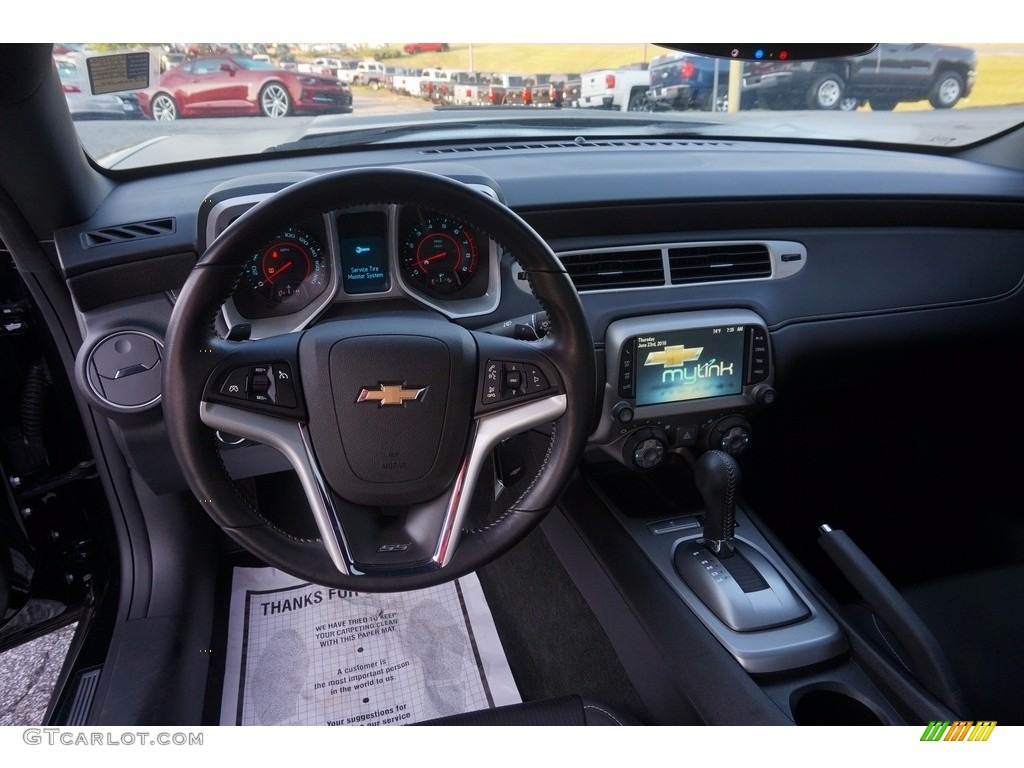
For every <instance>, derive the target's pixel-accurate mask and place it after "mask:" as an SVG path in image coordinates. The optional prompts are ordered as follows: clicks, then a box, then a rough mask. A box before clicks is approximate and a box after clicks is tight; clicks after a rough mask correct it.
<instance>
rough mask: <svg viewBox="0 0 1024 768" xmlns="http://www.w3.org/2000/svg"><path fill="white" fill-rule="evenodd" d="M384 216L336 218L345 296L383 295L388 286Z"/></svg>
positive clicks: (380, 214)
mask: <svg viewBox="0 0 1024 768" xmlns="http://www.w3.org/2000/svg"><path fill="white" fill-rule="evenodd" d="M386 225H387V218H386V216H385V215H384V214H383V213H378V212H371V213H348V214H343V215H342V216H339V217H338V234H339V236H340V246H341V282H342V287H343V288H344V290H345V293H349V294H359V293H383V292H384V291H386V290H388V288H390V287H391V278H390V277H389V275H388V254H387V249H386V248H385V240H384V230H385V226H386Z"/></svg>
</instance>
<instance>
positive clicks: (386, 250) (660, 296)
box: [56, 142, 1024, 487]
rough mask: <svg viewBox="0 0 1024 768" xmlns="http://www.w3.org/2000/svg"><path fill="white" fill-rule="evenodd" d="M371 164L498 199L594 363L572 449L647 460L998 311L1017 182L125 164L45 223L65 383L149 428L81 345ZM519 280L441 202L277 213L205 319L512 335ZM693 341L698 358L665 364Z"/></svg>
mask: <svg viewBox="0 0 1024 768" xmlns="http://www.w3.org/2000/svg"><path fill="white" fill-rule="evenodd" d="M452 154H457V153H456V152H455V151H454V150H453V152H452ZM480 155H486V156H483V157H481V156H480ZM371 160H372V161H373V162H374V163H379V164H381V165H385V166H399V167H409V168H416V169H420V170H427V171H432V172H435V173H439V174H442V175H445V176H448V177H449V178H453V179H455V180H458V181H461V182H463V183H465V184H468V185H470V186H472V187H473V188H474V189H477V190H479V191H480V193H481V194H487V195H490V196H492V197H494V198H495V199H498V200H500V201H502V202H504V203H505V204H506V205H509V206H511V207H512V208H513V210H515V211H516V212H517V213H518V214H519V215H520V216H522V217H523V218H524V219H525V220H526V221H527V222H528V223H530V224H531V225H532V226H533V227H534V228H535V229H536V230H537V231H538V232H539V233H540V234H541V236H542V237H543V238H544V239H545V240H546V242H547V243H548V245H549V246H550V247H551V248H552V250H553V251H554V252H555V253H556V255H557V256H558V257H559V258H560V260H561V261H562V263H563V265H564V266H565V267H566V270H567V271H568V272H569V273H570V275H571V276H572V278H573V280H574V282H575V284H576V286H577V289H578V291H579V292H580V295H581V297H582V300H583V304H584V309H585V311H586V313H587V318H588V321H589V322H590V325H591V332H592V335H593V338H594V340H595V355H596V357H597V360H598V376H599V381H598V382H596V384H597V392H598V393H599V397H598V401H597V402H595V404H594V417H593V430H592V434H591V438H590V441H589V444H588V451H587V453H586V458H587V460H588V461H607V460H609V459H611V460H614V461H617V462H619V463H621V464H624V465H625V466H627V467H629V468H630V469H633V470H636V471H646V470H648V469H651V468H652V467H654V466H657V465H658V464H660V463H661V461H662V460H663V459H664V457H665V456H666V454H667V453H668V452H671V451H679V450H682V449H684V448H687V447H691V446H698V447H700V448H707V447H720V448H725V449H727V450H730V451H732V452H742V451H743V450H745V449H746V446H747V445H748V444H749V443H750V442H751V440H752V435H753V426H752V423H753V421H754V420H756V419H755V417H756V416H757V414H758V413H759V412H760V411H762V410H764V409H766V408H769V407H771V406H772V404H773V403H774V402H775V400H776V397H777V395H778V396H779V397H783V398H784V397H785V395H786V387H787V379H789V378H792V377H793V376H795V375H797V372H798V371H799V370H800V369H801V368H802V367H803V366H805V365H806V364H807V363H808V361H810V360H815V361H820V360H822V359H823V358H827V359H830V360H831V359H836V358H838V359H839V360H840V361H842V360H843V359H844V356H845V359H846V360H848V361H850V364H851V365H852V364H853V362H852V361H854V360H858V361H859V360H860V355H861V354H862V353H864V351H865V350H866V349H868V348H870V347H871V345H872V344H880V345H882V346H884V347H886V348H890V347H904V346H906V347H911V348H912V347H913V346H914V345H915V344H917V343H919V342H921V341H923V340H933V339H934V338H936V336H937V331H936V328H941V327H943V326H947V325H948V326H952V327H955V328H957V332H958V333H967V332H969V331H970V329H971V328H986V327H991V326H992V324H996V323H1004V324H1006V323H1009V324H1010V325H1013V324H1014V323H1016V322H1017V318H1019V317H1020V316H1021V315H1020V314H1019V312H1018V309H1019V306H1018V305H1019V303H1020V301H1021V285H1022V279H1024V259H1022V254H1024V232H1022V231H1021V230H1020V229H1019V228H1018V227H1017V226H1016V225H1015V223H1014V222H1015V221H1019V216H1020V203H1019V200H1020V199H1021V197H1022V196H1024V195H1022V193H1024V183H1022V180H1021V178H1020V176H1019V174H1017V173H1015V172H1011V171H1008V170H1004V169H1000V168H997V167H994V166H990V167H989V166H981V165H978V164H972V163H966V162H963V161H960V160H957V159H952V158H944V157H939V156H924V155H916V154H904V153H900V152H883V151H876V150H867V149H857V148H849V147H846V148H837V147H830V148H823V147H813V146H800V145H791V144H787V145H772V144H760V143H757V142H729V143H719V142H715V143H713V146H708V145H707V144H706V143H701V142H697V143H694V142H678V143H677V144H676V145H674V146H668V147H666V146H663V145H661V144H659V145H658V146H656V147H646V146H642V145H630V144H628V143H625V142H623V143H622V144H621V145H615V144H614V143H610V144H609V146H605V147H592V148H589V151H588V153H587V156H586V157H585V158H584V157H582V156H581V155H580V153H579V149H578V148H576V147H573V146H549V145H543V146H536V147H533V146H530V145H528V144H526V145H521V146H520V145H517V146H516V147H509V148H493V149H491V150H490V151H488V152H486V153H484V152H478V153H476V154H474V157H473V158H472V160H471V161H462V160H461V158H460V159H459V160H457V161H453V160H452V159H450V158H449V157H448V156H447V155H446V153H443V152H439V151H437V150H436V149H434V150H431V151H430V152H426V151H423V150H418V149H408V148H404V149H403V148H387V149H378V150H375V151H373V152H372V153H368V152H365V153H364V152H356V153H351V154H347V155H345V156H343V157H341V159H338V160H335V163H336V164H334V165H331V166H324V164H323V160H322V159H319V158H310V157H306V158H288V159H270V160H264V161H261V162H253V163H248V164H241V165H236V166H230V167H228V168H226V169H225V168H220V169H206V170H196V171H191V172H185V173H182V174H171V175H168V176H164V177H157V178H150V179H140V180H137V181H134V182H130V183H126V184H123V185H121V186H120V187H118V188H117V189H115V190H114V192H113V193H112V194H111V195H110V196H109V197H108V199H107V201H106V202H105V203H104V204H103V206H102V207H101V208H100V210H98V211H97V212H96V213H95V214H94V216H93V218H92V220H91V221H89V222H87V223H86V224H84V225H82V226H81V227H76V228H72V229H68V230H64V231H60V232H58V233H57V240H56V246H57V251H58V253H59V257H60V260H61V266H62V269H63V271H64V274H65V276H66V277H67V280H68V285H69V287H70V289H71V294H72V296H73V297H74V299H75V301H76V303H77V304H78V309H79V313H78V314H79V318H80V323H81V325H82V328H83V332H84V333H83V335H84V337H85V339H86V342H85V344H84V345H83V348H82V352H81V354H80V356H79V367H80V375H79V384H80V386H81V387H82V388H83V389H84V390H85V391H86V394H87V396H88V397H90V398H91V400H92V401H93V402H94V403H96V404H98V405H101V406H102V407H103V409H104V410H105V412H107V413H108V414H109V415H111V416H112V417H114V418H115V420H117V418H118V417H121V416H123V415H124V414H126V413H133V414H137V413H139V412H148V413H150V417H151V418H154V419H158V411H159V409H158V408H157V405H158V400H159V399H158V397H156V396H155V395H156V394H158V393H154V392H153V391H152V386H150V387H148V388H144V389H145V392H144V393H142V394H139V395H137V396H136V397H134V399H132V400H131V402H130V403H128V404H126V405H122V404H119V403H116V402H111V401H110V399H109V398H105V397H102V396H100V397H97V394H98V393H97V391H96V388H95V386H93V385H92V384H90V383H89V381H90V370H91V369H90V366H91V365H92V362H91V361H92V360H93V357H94V351H95V350H96V349H98V348H99V349H100V350H101V352H102V350H103V349H104V344H107V345H109V344H111V343H114V342H113V341H111V339H113V338H114V336H115V334H118V333H124V332H126V331H138V332H139V333H141V334H145V335H147V336H151V337H153V338H154V339H155V340H156V341H155V342H154V343H157V344H158V343H159V340H160V339H161V338H162V334H163V332H164V331H165V329H166V322H167V319H168V317H169V313H170V310H171V308H172V306H173V301H174V297H175V293H174V292H175V290H176V289H177V288H179V287H180V285H181V284H182V283H183V282H184V280H185V278H186V277H187V275H188V272H189V271H190V270H191V268H192V266H193V265H194V263H195V261H196V259H197V258H198V255H199V254H201V253H202V252H203V251H204V250H205V248H206V247H207V246H208V245H209V243H211V242H212V241H213V239H214V238H216V237H217V236H218V235H219V234H220V233H221V232H222V231H224V230H225V229H226V228H227V227H228V226H230V224H231V223H232V222H233V221H234V220H236V219H237V218H238V217H239V216H242V215H243V214H244V213H245V212H246V211H248V210H249V209H251V208H253V207H254V206H256V205H257V204H258V203H259V202H260V201H261V200H263V199H265V198H266V197H267V196H268V195H271V194H273V192H274V191H276V190H278V189H282V188H284V187H285V186H287V185H288V184H290V183H293V182H295V181H298V180H300V179H303V178H309V177H310V176H312V175H315V174H318V173H322V172H324V171H329V170H337V169H338V168H341V167H365V166H366V165H367V164H368V163H369V162H370V161H371ZM597 170H599V176H600V179H601V183H600V184H595V183H594V175H595V172H596V171H597ZM780 180H781V182H780ZM780 185H781V187H782V188H783V190H784V191H783V192H780V191H779V190H780ZM897 207H898V211H899V213H898V214H896V213H895V211H896V210H897ZM147 222H149V223H153V222H156V223H160V222H165V223H166V222H172V224H170V225H167V226H166V227H165V230H164V231H162V232H159V233H158V234H157V235H155V236H146V237H142V238H133V239H131V240H127V241H118V240H111V241H109V242H104V243H102V244H100V245H90V244H91V243H93V242H95V239H96V237H97V236H98V235H97V233H103V232H109V231H110V230H111V229H118V228H120V229H122V230H123V229H124V228H125V225H138V224H140V223H143V224H144V223H147ZM83 244H85V246H84V245H83ZM143 274H144V275H145V278H144V279H143V278H142V277H141V276H142V275H143ZM523 278H524V275H523V274H522V272H521V270H520V269H519V268H518V265H517V263H516V261H515V254H514V253H509V252H508V251H507V250H505V249H504V248H502V247H501V246H500V245H499V244H498V243H496V242H494V241H493V240H492V239H491V238H489V237H488V235H487V233H485V232H482V231H480V230H479V229H478V228H476V227H475V226H474V225H473V223H472V222H466V221H463V220H462V219H461V218H460V217H459V216H458V215H457V212H437V211H430V210H422V209H419V208H415V207H411V206H404V205H398V204H392V203H387V202H383V203H380V204H368V205H366V206H361V207H359V208H354V209H347V210H340V211H330V212H328V213H326V214H323V215H315V216H311V217H307V218H303V219H301V220H296V221H295V222H293V223H292V224H291V225H290V226H285V227H282V228H281V230H280V231H279V232H278V233H277V236H276V237H274V238H273V239H272V240H270V241H269V242H267V244H266V245H265V246H264V247H263V248H261V249H259V250H258V251H256V252H254V253H252V254H250V255H248V260H247V262H246V268H245V270H244V272H243V274H242V275H241V276H240V279H239V282H238V284H237V287H236V289H235V291H234V293H233V294H232V295H231V296H230V297H228V298H227V300H226V301H225V303H224V305H223V308H222V311H221V316H220V318H219V319H218V323H219V328H220V330H221V333H222V334H224V335H229V337H231V336H230V334H232V333H235V332H237V333H240V334H242V335H241V336H240V337H241V338H263V337H267V336H273V335H276V334H281V333H289V332H292V331H295V330H298V329H302V328H308V327H311V326H312V325H315V324H316V323H318V322H322V321H325V320H329V319H330V318H332V317H338V316H342V315H346V314H353V313H358V312H363V311H369V310H372V311H388V310H391V309H404V310H408V309H414V310H418V311H424V312H430V313H436V314H440V315H442V316H444V317H446V318H448V319H449V320H451V321H452V322H455V323H458V324H461V325H463V326H465V327H467V328H469V329H471V330H488V331H491V332H493V333H496V334H501V335H507V336H516V337H518V338H525V339H535V338H537V337H538V336H542V335H543V333H544V322H545V319H544V313H543V308H542V307H540V306H539V304H538V303H537V301H536V299H535V298H534V297H533V295H532V294H531V292H530V290H529V287H528V285H527V283H526V281H525V280H524V279H523ZM233 329H234V330H233ZM938 335H941V334H938ZM137 346H138V347H139V348H140V349H141V348H145V349H147V350H149V348H150V347H149V345H143V344H140V345H137ZM699 349H704V350H706V354H704V356H703V357H696V358H694V359H692V360H689V361H687V360H683V359H681V358H680V359H671V360H670V359H668V358H669V357H671V356H672V355H674V354H684V355H685V354H697V350H699ZM659 350H660V352H659ZM665 350H668V351H667V352H666V351H665ZM683 350H686V352H683ZM662 353H664V354H662ZM147 354H149V356H150V358H152V357H153V354H152V352H147ZM659 354H660V355H661V356H662V357H663V358H665V359H661V360H660V362H658V363H652V364H648V363H649V361H650V360H652V359H657V358H658V356H659ZM755 355H756V359H755ZM147 361H148V362H147ZM128 362H130V363H131V364H132V365H135V364H140V365H141V364H145V365H146V366H148V367H147V368H146V370H145V373H143V375H141V376H138V377H135V378H134V379H131V378H130V379H127V380H126V381H138V382H139V383H140V384H141V383H142V382H143V380H144V378H145V375H148V376H149V377H150V382H151V383H152V382H155V381H156V380H157V379H158V373H159V364H157V365H156V366H153V365H152V361H151V360H150V359H149V358H147V360H143V361H139V362H138V363H136V362H135V361H128ZM630 366H635V368H634V369H633V370H635V375H636V385H635V386H633V385H632V384H631V383H629V380H630V378H631V376H632V375H634V374H633V373H632V372H631V371H629V370H628V368H629V367H630ZM709 371H710V372H711V373H712V374H714V375H712V376H710V377H709V376H708V375H707V374H708V372H709ZM108 375H109V376H110V377H113V376H114V375H116V371H115V372H113V373H109V374H108ZM698 377H699V378H700V381H699V382H698V381H697V378H698ZM95 378H96V377H95V375H93V379H95ZM712 379H713V380H714V381H712ZM104 381H105V382H109V381H112V379H104ZM121 383H122V384H123V383H124V382H121ZM154 409H155V410H154ZM128 431H129V432H132V431H133V430H132V429H131V427H130V426H129V427H128ZM139 434H141V433H139ZM134 439H144V441H145V443H146V445H145V450H143V451H142V453H141V455H143V456H144V457H145V458H144V460H143V461H142V462H141V465H145V464H146V463H147V462H149V463H151V464H152V465H153V467H152V471H151V472H149V473H148V474H149V475H150V476H151V479H152V481H153V482H154V483H155V484H156V485H157V487H167V486H168V485H170V486H175V485H176V483H178V481H177V480H175V481H173V482H171V483H169V484H168V483H167V482H166V480H165V479H162V478H163V474H164V467H165V466H166V458H167V456H169V451H168V452H167V454H166V456H164V457H163V460H158V459H157V457H158V456H160V454H161V452H162V450H163V449H161V448H160V447H159V445H154V442H157V443H158V442H159V440H158V439H155V438H153V436H152V435H150V434H147V435H146V436H145V438H142V437H140V436H139V435H135V437H134V438H133V437H131V436H129V437H127V438H126V442H127V443H132V442H133V440H134ZM224 447H225V448H227V445H225V446H224ZM246 447H251V448H255V447H253V446H246ZM238 463H239V464H240V465H245V466H246V467H250V468H251V467H257V466H259V464H258V462H238ZM251 471H257V470H251Z"/></svg>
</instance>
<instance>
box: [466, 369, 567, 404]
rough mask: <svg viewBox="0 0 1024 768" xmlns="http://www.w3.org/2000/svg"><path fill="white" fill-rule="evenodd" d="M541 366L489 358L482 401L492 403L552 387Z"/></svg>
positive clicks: (485, 371) (532, 393)
mask: <svg viewBox="0 0 1024 768" xmlns="http://www.w3.org/2000/svg"><path fill="white" fill-rule="evenodd" d="M550 387H551V385H550V384H548V379H547V377H546V376H545V375H544V374H543V372H541V370H540V368H538V367H537V366H535V365H530V364H529V363H524V362H521V361H518V360H488V361H487V365H486V367H485V368H484V381H483V392H482V394H481V397H480V401H481V402H482V403H483V404H484V405H491V404H493V403H497V402H499V401H503V400H513V399H515V398H519V397H525V396H527V395H534V394H537V393H538V392H542V391H544V390H546V389H550Z"/></svg>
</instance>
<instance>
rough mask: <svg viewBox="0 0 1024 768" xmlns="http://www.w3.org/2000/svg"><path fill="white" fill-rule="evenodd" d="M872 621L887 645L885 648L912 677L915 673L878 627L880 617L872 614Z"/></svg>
mask: <svg viewBox="0 0 1024 768" xmlns="http://www.w3.org/2000/svg"><path fill="white" fill-rule="evenodd" d="M871 621H872V623H873V624H874V625H875V629H876V630H878V636H879V637H880V638H882V642H883V643H885V647H886V648H888V649H889V651H890V652H891V653H892V655H893V656H895V657H896V660H897V661H898V662H899V663H900V664H902V665H903V668H904V669H905V670H907V672H910V674H911V675H913V674H914V673H913V672H911V670H910V667H908V666H907V663H906V662H905V661H903V657H902V656H900V654H899V652H898V651H897V650H896V649H895V648H893V647H892V643H890V642H889V639H888V638H887V637H886V636H885V633H884V632H882V628H881V627H880V626H879V625H878V616H876V615H875V614H871Z"/></svg>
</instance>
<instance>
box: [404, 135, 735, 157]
mask: <svg viewBox="0 0 1024 768" xmlns="http://www.w3.org/2000/svg"><path fill="white" fill-rule="evenodd" d="M733 144H734V142H730V141H715V140H710V141H708V140H692V139H598V140H596V141H594V140H590V139H582V138H580V139H576V140H575V141H527V142H514V143H511V142H510V143H503V144H462V145H452V146H447V147H431V148H430V149H421V150H420V151H419V153H420V154H421V155H453V154H479V153H481V152H522V151H536V150H542V149H560V150H561V149H585V150H593V149H596V148H604V149H624V148H628V147H646V148H650V147H662V148H665V149H681V148H686V149H695V148H699V147H731V146H733Z"/></svg>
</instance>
